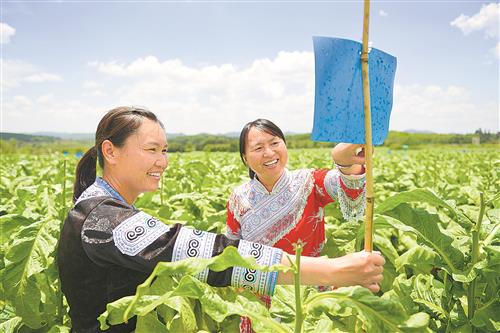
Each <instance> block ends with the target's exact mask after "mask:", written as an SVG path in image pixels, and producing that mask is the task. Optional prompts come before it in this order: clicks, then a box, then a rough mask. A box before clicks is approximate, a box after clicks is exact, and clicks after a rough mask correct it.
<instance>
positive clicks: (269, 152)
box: [264, 146, 273, 156]
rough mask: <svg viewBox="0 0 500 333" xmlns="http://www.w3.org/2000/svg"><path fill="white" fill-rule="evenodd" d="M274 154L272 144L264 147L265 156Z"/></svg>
mask: <svg viewBox="0 0 500 333" xmlns="http://www.w3.org/2000/svg"><path fill="white" fill-rule="evenodd" d="M272 154H273V149H272V148H271V147H270V146H266V147H264V156H269V155H272Z"/></svg>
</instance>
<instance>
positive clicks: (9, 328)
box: [0, 317, 23, 333]
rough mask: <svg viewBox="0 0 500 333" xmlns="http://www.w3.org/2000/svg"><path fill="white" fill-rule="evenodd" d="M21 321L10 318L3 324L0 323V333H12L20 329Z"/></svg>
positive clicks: (19, 318)
mask: <svg viewBox="0 0 500 333" xmlns="http://www.w3.org/2000/svg"><path fill="white" fill-rule="evenodd" d="M22 322H23V319H22V318H21V317H14V318H10V319H8V320H6V321H4V322H1V323H0V332H3V333H14V332H17V329H18V328H19V327H21V325H22Z"/></svg>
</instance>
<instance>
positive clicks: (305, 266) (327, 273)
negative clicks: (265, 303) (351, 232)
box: [277, 251, 385, 292]
mask: <svg viewBox="0 0 500 333" xmlns="http://www.w3.org/2000/svg"><path fill="white" fill-rule="evenodd" d="M290 260H292V261H293V260H295V258H294V256H292V255H289V254H287V253H284V254H283V257H282V258H281V264H283V265H286V266H289V265H290ZM300 260H301V263H300V272H301V283H302V284H303V285H309V286H335V287H347V286H355V285H360V286H363V287H366V288H368V289H370V290H371V291H373V292H377V291H379V290H380V286H379V283H380V281H382V279H383V276H382V272H383V271H384V268H383V265H384V264H385V259H384V257H382V256H381V255H380V252H377V251H375V252H372V253H368V252H364V251H362V252H356V253H351V254H348V255H345V256H343V257H339V258H334V259H329V258H325V257H319V258H317V257H307V256H303V257H301V258H300ZM277 283H278V284H293V274H292V272H290V271H289V272H286V273H283V272H280V273H279V274H278V279H277Z"/></svg>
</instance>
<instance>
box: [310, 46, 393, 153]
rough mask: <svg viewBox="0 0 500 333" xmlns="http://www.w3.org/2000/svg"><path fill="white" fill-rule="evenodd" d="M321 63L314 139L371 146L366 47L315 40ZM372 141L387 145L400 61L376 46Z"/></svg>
mask: <svg viewBox="0 0 500 333" xmlns="http://www.w3.org/2000/svg"><path fill="white" fill-rule="evenodd" d="M313 41H314V56H315V63H316V96H315V100H314V127H313V131H312V135H311V136H312V139H313V140H314V141H327V142H349V143H365V126H364V119H365V115H364V109H363V84H362V75H361V48H362V44H361V43H359V42H355V41H352V40H348V39H341V38H329V37H313ZM368 65H369V76H370V104H371V117H372V140H373V144H374V145H381V144H382V143H384V140H385V138H386V137H387V133H388V130H389V118H390V115H391V109H392V91H393V87H394V75H395V73H396V58H395V57H393V56H391V55H390V54H387V53H385V52H383V51H380V50H377V49H375V48H372V49H371V50H370V52H369V56H368Z"/></svg>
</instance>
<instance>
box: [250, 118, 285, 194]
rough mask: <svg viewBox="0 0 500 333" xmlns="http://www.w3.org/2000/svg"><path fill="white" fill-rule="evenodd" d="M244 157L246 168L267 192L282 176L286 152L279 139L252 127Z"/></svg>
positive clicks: (282, 142)
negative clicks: (252, 172) (254, 175)
mask: <svg viewBox="0 0 500 333" xmlns="http://www.w3.org/2000/svg"><path fill="white" fill-rule="evenodd" d="M244 157H245V161H246V163H247V165H248V167H249V168H250V169H252V170H253V171H254V172H255V174H256V175H257V177H258V178H259V180H260V181H261V182H262V183H263V185H265V186H266V188H268V190H269V189H270V188H272V186H274V184H276V182H277V181H278V179H279V178H280V177H281V175H282V174H283V171H284V169H285V166H286V163H287V162H288V151H287V149H286V144H285V142H284V141H283V140H282V139H281V138H280V137H278V136H275V135H273V134H270V133H267V132H265V131H262V130H259V129H257V128H255V127H252V128H251V129H250V130H249V131H248V134H247V137H246V145H245V155H244ZM269 187H270V188H269Z"/></svg>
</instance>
